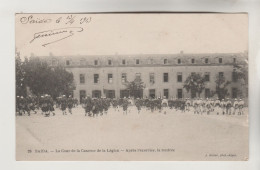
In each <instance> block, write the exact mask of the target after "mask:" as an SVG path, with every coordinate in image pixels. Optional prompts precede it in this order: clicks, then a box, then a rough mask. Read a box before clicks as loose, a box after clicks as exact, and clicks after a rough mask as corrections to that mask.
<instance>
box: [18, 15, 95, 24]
mask: <svg viewBox="0 0 260 170" xmlns="http://www.w3.org/2000/svg"><path fill="white" fill-rule="evenodd" d="M20 22H21V24H49V23H56V24H67V25H71V24H73V23H76V24H88V23H90V22H91V17H86V16H84V17H82V16H81V17H78V16H77V15H68V16H65V17H61V16H59V17H57V18H56V19H51V18H44V17H42V18H41V17H35V16H33V15H29V16H27V17H21V18H20Z"/></svg>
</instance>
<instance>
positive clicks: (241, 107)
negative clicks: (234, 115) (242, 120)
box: [238, 99, 245, 115]
mask: <svg viewBox="0 0 260 170" xmlns="http://www.w3.org/2000/svg"><path fill="white" fill-rule="evenodd" d="M244 105H245V102H244V101H243V100H242V99H239V102H238V115H243V114H244V112H243V108H244Z"/></svg>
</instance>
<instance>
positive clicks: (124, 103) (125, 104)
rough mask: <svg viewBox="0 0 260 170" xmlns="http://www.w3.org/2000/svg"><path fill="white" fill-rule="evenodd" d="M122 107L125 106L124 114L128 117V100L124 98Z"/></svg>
mask: <svg viewBox="0 0 260 170" xmlns="http://www.w3.org/2000/svg"><path fill="white" fill-rule="evenodd" d="M122 106H123V114H126V115H127V108H128V100H127V99H126V97H124V100H123V103H122Z"/></svg>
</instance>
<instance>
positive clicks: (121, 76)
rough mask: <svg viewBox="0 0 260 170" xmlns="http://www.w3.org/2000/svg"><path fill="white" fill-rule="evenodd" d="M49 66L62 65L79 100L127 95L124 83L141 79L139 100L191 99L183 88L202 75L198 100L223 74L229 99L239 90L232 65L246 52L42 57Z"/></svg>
mask: <svg viewBox="0 0 260 170" xmlns="http://www.w3.org/2000/svg"><path fill="white" fill-rule="evenodd" d="M42 58H43V59H44V60H46V61H47V63H48V64H49V65H51V66H57V65H62V66H64V67H65V68H66V70H67V71H69V72H72V73H73V75H74V81H75V85H76V88H75V90H74V91H73V96H74V97H76V98H78V99H80V100H81V99H82V98H83V97H85V96H86V95H90V96H92V97H102V96H106V97H109V98H121V97H124V96H126V97H127V96H128V95H129V93H128V91H127V90H125V89H126V82H130V81H133V80H135V78H141V80H142V82H143V83H144V85H145V88H144V89H143V90H142V91H140V93H139V95H140V96H139V97H163V96H165V97H166V98H172V97H173V98H193V97H196V95H197V94H193V93H192V92H187V91H186V89H184V88H183V84H184V81H185V80H186V78H187V77H188V76H189V75H190V74H192V73H200V74H201V75H203V76H205V80H206V83H205V89H204V91H203V92H202V93H201V95H200V96H201V97H202V98H204V97H205V98H206V97H209V96H210V92H211V91H212V90H215V88H216V83H215V80H216V75H219V74H221V75H224V77H225V79H226V80H229V81H230V82H231V84H230V85H229V86H228V87H227V88H228V91H229V94H230V98H236V97H238V91H239V90H240V89H239V88H241V86H240V83H239V82H238V81H237V79H236V77H235V76H234V71H233V69H234V64H236V65H245V64H247V63H246V61H247V52H244V53H214V54H185V53H183V52H180V53H179V54H141V55H97V56H53V55H50V56H43V57H42Z"/></svg>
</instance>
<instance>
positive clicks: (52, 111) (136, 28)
mask: <svg viewBox="0 0 260 170" xmlns="http://www.w3.org/2000/svg"><path fill="white" fill-rule="evenodd" d="M14 53H15V83H16V87H15V91H16V94H15V96H14V97H15V106H14V107H15V113H14V114H15V125H16V160H17V161H247V160H248V159H249V128H248V127H249V122H248V116H249V110H248V61H249V58H248V14H247V13H80V14H77V13H71V14H70V13H63V14H58V13H57V14H44V13H42V14H41V13H37V14H33V13H17V14H16V15H15V52H14Z"/></svg>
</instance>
